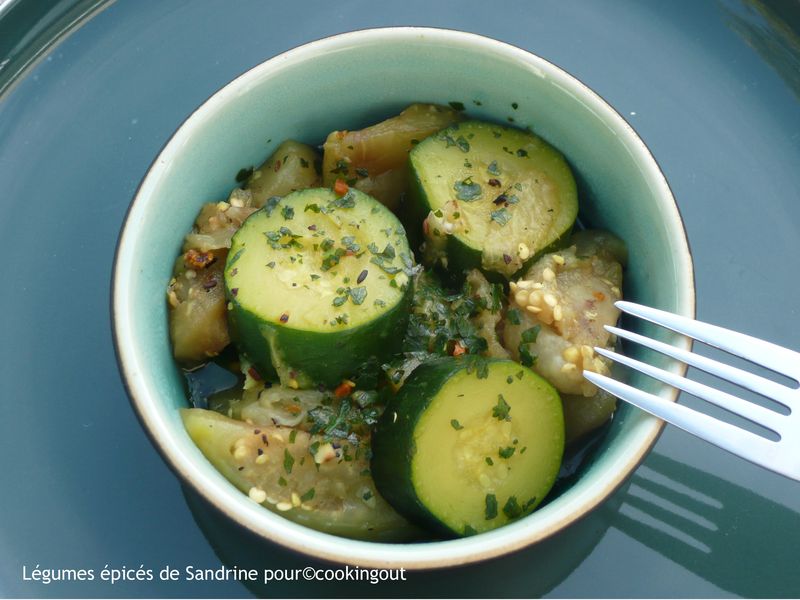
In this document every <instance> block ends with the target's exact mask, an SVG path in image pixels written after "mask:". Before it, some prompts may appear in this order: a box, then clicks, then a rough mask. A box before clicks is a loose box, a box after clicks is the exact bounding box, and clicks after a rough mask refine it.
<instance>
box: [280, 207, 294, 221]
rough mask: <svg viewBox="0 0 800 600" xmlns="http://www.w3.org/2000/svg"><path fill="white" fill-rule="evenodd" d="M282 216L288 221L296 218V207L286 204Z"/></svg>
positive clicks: (282, 209)
mask: <svg viewBox="0 0 800 600" xmlns="http://www.w3.org/2000/svg"><path fill="white" fill-rule="evenodd" d="M281 216H282V217H283V218H284V220H286V221H291V220H292V219H294V209H293V208H292V207H291V206H284V207H283V208H281Z"/></svg>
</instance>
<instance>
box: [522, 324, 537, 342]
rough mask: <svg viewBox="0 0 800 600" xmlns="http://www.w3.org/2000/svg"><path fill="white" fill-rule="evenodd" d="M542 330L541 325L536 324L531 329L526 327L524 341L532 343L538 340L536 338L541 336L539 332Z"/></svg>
mask: <svg viewBox="0 0 800 600" xmlns="http://www.w3.org/2000/svg"><path fill="white" fill-rule="evenodd" d="M541 330H542V326H541V325H535V326H533V327H531V328H530V329H526V330H525V331H523V332H522V337H521V339H522V342H523V343H525V344H532V343H533V342H535V341H536V338H537V337H539V332H540V331H541Z"/></svg>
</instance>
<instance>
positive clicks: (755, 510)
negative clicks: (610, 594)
mask: <svg viewBox="0 0 800 600" xmlns="http://www.w3.org/2000/svg"><path fill="white" fill-rule="evenodd" d="M612 527H613V528H615V529H618V530H620V531H622V532H623V533H625V534H627V535H629V536H630V537H632V538H634V539H635V540H637V541H639V542H640V543H642V544H644V545H645V546H647V547H648V548H650V549H651V550H654V551H656V552H658V553H659V554H661V555H662V556H664V557H666V558H668V559H669V560H671V561H674V562H675V563H677V564H680V565H681V566H683V567H684V568H685V569H687V570H689V571H691V572H693V573H695V574H696V575H698V576H699V577H702V578H703V579H704V580H706V581H708V582H710V583H713V584H714V585H716V586H718V587H720V588H722V589H724V590H726V591H728V592H732V593H734V594H738V595H741V596H744V597H747V598H762V597H797V594H798V593H800V569H798V568H797V560H798V557H797V548H798V541H799V540H800V514H798V513H797V512H795V511H793V510H791V509H789V508H787V507H785V506H783V505H781V504H777V503H775V502H772V501H771V500H769V499H767V498H764V497H763V496H760V495H758V494H756V493H754V492H753V491H751V490H749V489H746V488H743V487H740V486H737V485H734V484H732V483H730V482H728V481H725V480H724V479H721V478H719V477H717V476H715V475H712V474H711V473H707V472H705V471H700V470H698V469H695V468H693V467H690V466H688V465H685V464H682V463H679V462H677V461H675V460H673V459H671V458H668V457H666V456H663V455H661V454H655V453H653V454H651V455H650V456H649V457H648V459H647V460H646V461H645V463H644V465H642V466H641V467H640V468H639V469H638V470H637V471H636V473H635V474H634V475H633V477H632V479H631V482H630V485H629V487H628V490H627V492H626V493H625V496H624V497H623V498H622V506H621V508H620V510H619V512H618V513H617V515H616V516H615V517H614V522H613V523H612Z"/></svg>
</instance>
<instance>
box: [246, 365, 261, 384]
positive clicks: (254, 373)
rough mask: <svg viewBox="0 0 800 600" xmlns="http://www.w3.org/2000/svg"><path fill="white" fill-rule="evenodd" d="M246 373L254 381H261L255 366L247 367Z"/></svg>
mask: <svg viewBox="0 0 800 600" xmlns="http://www.w3.org/2000/svg"><path fill="white" fill-rule="evenodd" d="M247 374H248V375H250V377H252V378H253V379H255V380H256V381H261V375H259V374H258V371H256V369H255V367H250V368H249V369H247Z"/></svg>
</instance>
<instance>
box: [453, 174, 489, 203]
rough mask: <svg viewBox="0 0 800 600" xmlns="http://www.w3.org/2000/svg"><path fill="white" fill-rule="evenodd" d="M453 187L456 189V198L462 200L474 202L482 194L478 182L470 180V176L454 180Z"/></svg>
mask: <svg viewBox="0 0 800 600" xmlns="http://www.w3.org/2000/svg"><path fill="white" fill-rule="evenodd" d="M453 189H454V190H455V191H456V198H458V199H459V200H463V201H464V202H475V200H477V199H479V198H480V197H481V195H482V194H483V191H482V190H481V186H480V184H478V183H475V182H474V181H472V178H471V177H467V178H466V179H464V180H463V181H456V182H455V184H454V185H453Z"/></svg>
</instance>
